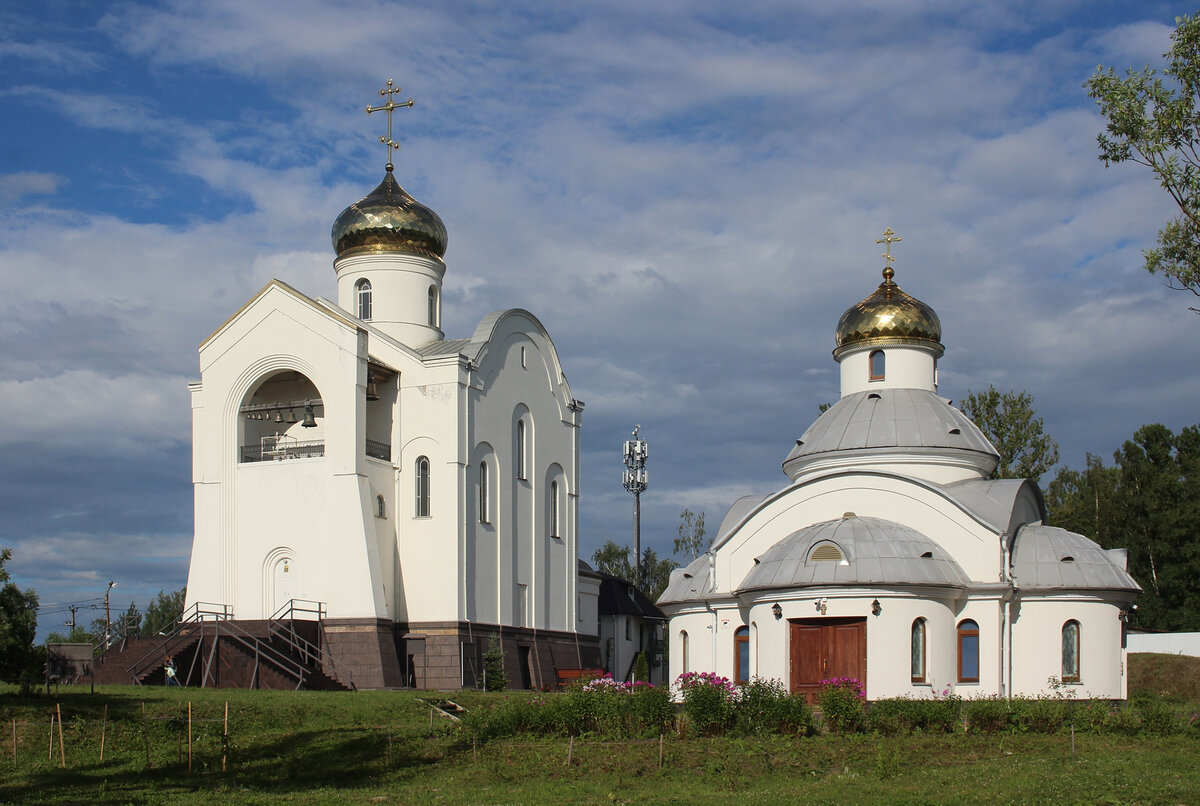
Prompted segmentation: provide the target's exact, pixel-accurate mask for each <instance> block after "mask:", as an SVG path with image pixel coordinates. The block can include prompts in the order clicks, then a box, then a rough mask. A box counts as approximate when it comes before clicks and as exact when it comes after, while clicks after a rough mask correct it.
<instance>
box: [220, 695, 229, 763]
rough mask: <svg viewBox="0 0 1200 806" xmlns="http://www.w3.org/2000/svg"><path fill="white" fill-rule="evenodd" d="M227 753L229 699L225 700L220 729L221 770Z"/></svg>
mask: <svg viewBox="0 0 1200 806" xmlns="http://www.w3.org/2000/svg"><path fill="white" fill-rule="evenodd" d="M228 753H229V700H226V701H225V728H224V729H223V730H222V731H221V772H225V757H226V755H227V754H228Z"/></svg>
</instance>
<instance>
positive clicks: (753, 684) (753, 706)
mask: <svg viewBox="0 0 1200 806" xmlns="http://www.w3.org/2000/svg"><path fill="white" fill-rule="evenodd" d="M732 721H733V727H734V730H735V731H736V732H737V733H739V734H741V735H743V736H750V735H753V734H756V733H788V734H797V733H798V734H800V735H802V736H807V735H809V734H810V733H812V730H813V719H812V709H811V708H809V707H808V704H807V703H806V702H804V700H802V699H801V698H799V697H794V696H792V695H790V694H788V693H787V691H786V690H785V689H784V687H783V683H781V682H779V681H778V680H765V679H762V678H754V679H753V680H751V681H750V682H749V683H746V684H745V685H743V686H742V687H741V690H740V692H739V694H738V698H737V701H736V702H734V703H733V720H732Z"/></svg>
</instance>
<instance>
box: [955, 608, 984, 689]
mask: <svg viewBox="0 0 1200 806" xmlns="http://www.w3.org/2000/svg"><path fill="white" fill-rule="evenodd" d="M958 682H960V683H978V682H979V625H978V624H976V623H975V622H973V621H971V620H970V619H967V620H966V621H963V622H960V623H959V625H958Z"/></svg>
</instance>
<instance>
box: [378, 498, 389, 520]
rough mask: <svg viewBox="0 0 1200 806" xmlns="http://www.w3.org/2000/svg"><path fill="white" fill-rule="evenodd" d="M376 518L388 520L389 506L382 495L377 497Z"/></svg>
mask: <svg viewBox="0 0 1200 806" xmlns="http://www.w3.org/2000/svg"><path fill="white" fill-rule="evenodd" d="M375 517H376V518H386V517H387V504H385V503H384V501H383V496H382V495H377V496H375Z"/></svg>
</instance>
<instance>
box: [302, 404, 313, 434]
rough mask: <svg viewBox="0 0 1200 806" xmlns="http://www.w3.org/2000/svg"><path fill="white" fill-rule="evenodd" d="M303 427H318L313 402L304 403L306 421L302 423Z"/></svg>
mask: <svg viewBox="0 0 1200 806" xmlns="http://www.w3.org/2000/svg"><path fill="white" fill-rule="evenodd" d="M300 427H301V428H316V427H317V418H316V417H314V416H313V407H312V403H308V402H305V404H304V422H302V423H300Z"/></svg>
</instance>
